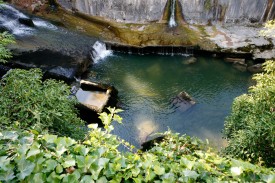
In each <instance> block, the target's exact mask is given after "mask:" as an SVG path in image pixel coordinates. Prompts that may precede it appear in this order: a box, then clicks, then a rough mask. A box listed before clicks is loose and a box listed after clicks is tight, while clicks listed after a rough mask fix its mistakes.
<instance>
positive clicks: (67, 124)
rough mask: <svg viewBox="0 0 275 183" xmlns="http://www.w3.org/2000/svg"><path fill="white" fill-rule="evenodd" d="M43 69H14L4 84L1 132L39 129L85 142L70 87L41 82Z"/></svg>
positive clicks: (0, 89) (0, 97)
mask: <svg viewBox="0 0 275 183" xmlns="http://www.w3.org/2000/svg"><path fill="white" fill-rule="evenodd" d="M41 79H42V72H41V70H39V69H31V70H29V71H27V70H20V69H14V70H12V71H10V72H9V73H8V75H7V76H6V77H4V78H3V79H2V80H1V82H0V93H1V95H0V103H1V105H0V127H1V129H7V130H15V129H35V130H36V131H39V132H40V133H41V132H43V131H49V132H51V133H54V134H58V135H65V136H70V137H72V138H76V139H83V138H84V136H85V130H83V126H84V122H83V121H82V120H81V119H80V118H78V116H77V111H76V109H75V108H74V104H75V102H76V101H75V100H73V99H71V100H69V99H68V96H69V94H70V90H69V86H68V85H66V84H64V83H63V82H60V81H55V80H46V81H44V82H42V81H41Z"/></svg>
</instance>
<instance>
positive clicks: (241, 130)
mask: <svg viewBox="0 0 275 183" xmlns="http://www.w3.org/2000/svg"><path fill="white" fill-rule="evenodd" d="M264 70H265V73H261V74H256V75H254V77H253V79H255V80H256V82H257V84H256V85H255V86H252V87H251V88H250V90H249V93H248V94H245V95H241V96H240V97H237V98H236V99H235V100H234V102H233V106H232V113H231V115H230V116H229V117H228V118H227V119H226V122H225V129H224V134H225V136H226V138H227V139H228V142H229V143H228V147H227V148H226V149H225V152H226V153H227V154H231V155H233V156H234V157H238V158H242V159H244V160H249V161H251V162H253V163H264V164H265V165H266V166H274V165H275V164H274V163H275V161H274V160H275V124H274V122H275V62H272V61H268V62H266V63H265V64H264Z"/></svg>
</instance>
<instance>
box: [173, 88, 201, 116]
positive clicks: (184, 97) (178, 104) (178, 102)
mask: <svg viewBox="0 0 275 183" xmlns="http://www.w3.org/2000/svg"><path fill="white" fill-rule="evenodd" d="M195 104H196V102H195V101H194V100H193V99H192V97H191V96H190V95H189V94H188V93H187V92H185V91H182V92H180V93H179V94H178V95H177V96H176V97H175V98H173V99H172V106H173V108H176V109H179V110H181V111H186V110H187V109H189V108H190V107H192V106H193V105H195Z"/></svg>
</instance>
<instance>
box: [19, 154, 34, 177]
mask: <svg viewBox="0 0 275 183" xmlns="http://www.w3.org/2000/svg"><path fill="white" fill-rule="evenodd" d="M17 166H18V171H19V173H18V175H17V176H18V178H19V180H23V179H25V177H27V176H29V175H30V174H31V173H32V171H33V169H34V167H35V164H34V163H32V162H31V161H28V160H26V159H25V158H22V159H20V160H19V161H18V163H17Z"/></svg>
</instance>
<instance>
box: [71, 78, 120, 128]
mask: <svg viewBox="0 0 275 183" xmlns="http://www.w3.org/2000/svg"><path fill="white" fill-rule="evenodd" d="M74 93H75V96H76V98H77V100H78V102H79V103H78V104H77V106H76V107H77V108H78V110H79V112H80V118H81V119H83V120H84V121H86V122H88V123H95V122H96V123H99V125H101V126H102V122H101V121H100V120H98V113H101V112H103V111H104V110H105V107H107V106H115V103H112V102H111V101H112V100H113V99H115V98H116V97H117V90H116V89H115V88H114V87H112V86H109V85H106V84H101V83H95V82H90V81H85V80H81V81H80V88H79V89H78V90H77V91H75V88H74Z"/></svg>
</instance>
